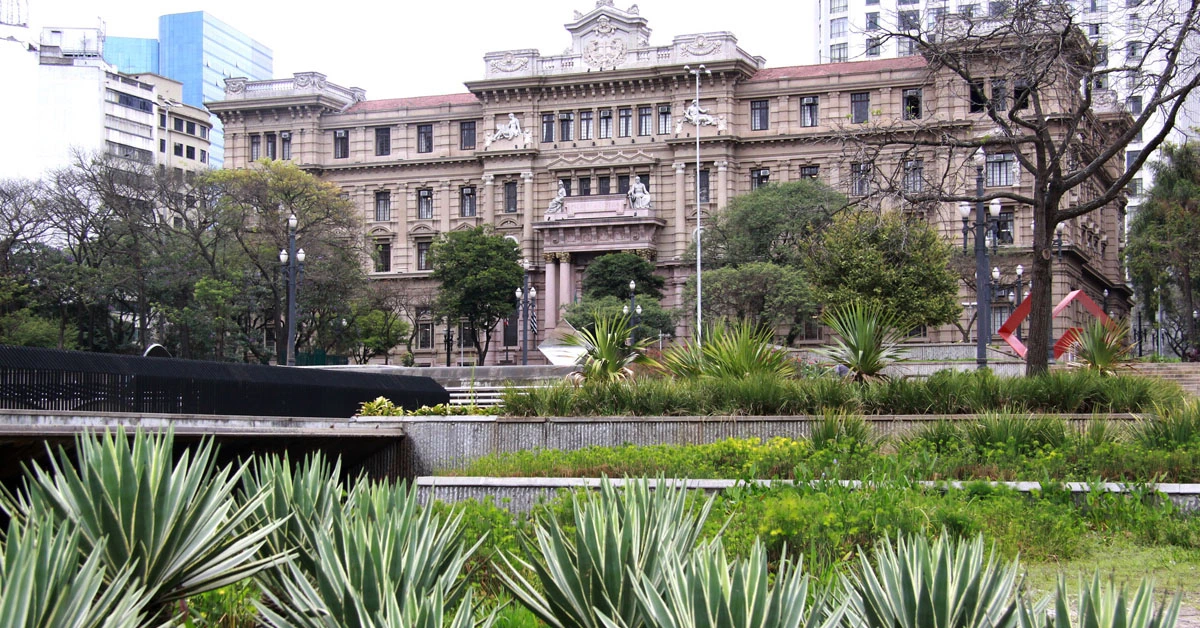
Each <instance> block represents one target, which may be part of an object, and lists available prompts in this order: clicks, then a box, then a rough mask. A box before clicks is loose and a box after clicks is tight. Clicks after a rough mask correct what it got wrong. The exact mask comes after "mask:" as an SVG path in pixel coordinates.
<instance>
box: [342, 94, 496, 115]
mask: <svg viewBox="0 0 1200 628" xmlns="http://www.w3.org/2000/svg"><path fill="white" fill-rule="evenodd" d="M477 102H479V99H477V98H475V94H470V93H467V94H442V95H441V96H416V97H414V98H387V99H384V100H364V101H362V102H360V103H358V104H356V105H354V106H353V107H351V108H350V109H348V110H347V111H349V112H351V113H354V112H359V111H389V110H395V109H406V108H409V107H437V106H439V105H469V104H472V103H477Z"/></svg>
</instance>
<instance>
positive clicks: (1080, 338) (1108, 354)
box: [1070, 319, 1129, 375]
mask: <svg viewBox="0 0 1200 628" xmlns="http://www.w3.org/2000/svg"><path fill="white" fill-rule="evenodd" d="M1071 353H1073V354H1075V360H1074V361H1072V362H1071V363H1070V365H1071V366H1073V367H1076V368H1083V369H1087V370H1091V371H1096V372H1098V373H1100V374H1101V375H1116V374H1117V369H1118V368H1120V366H1121V365H1122V364H1123V363H1125V362H1128V361H1129V324H1128V323H1123V322H1119V321H1114V320H1111V319H1110V320H1108V321H1101V320H1094V321H1092V322H1090V323H1088V324H1087V325H1084V326H1083V328H1082V329H1080V330H1079V332H1078V333H1076V334H1075V338H1074V339H1073V340H1072V342H1071Z"/></svg>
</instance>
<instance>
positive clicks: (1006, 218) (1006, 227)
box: [996, 209, 1016, 244]
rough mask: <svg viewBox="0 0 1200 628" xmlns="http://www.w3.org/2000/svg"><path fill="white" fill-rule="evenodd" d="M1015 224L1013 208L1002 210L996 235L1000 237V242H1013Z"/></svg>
mask: <svg viewBox="0 0 1200 628" xmlns="http://www.w3.org/2000/svg"><path fill="white" fill-rule="evenodd" d="M1014 224H1016V223H1015V222H1014V217H1013V212H1012V210H1011V209H1009V210H1003V209H1002V210H1000V218H999V219H997V221H996V236H997V237H998V238H999V239H998V240H997V241H996V242H997V243H998V244H1012V243H1013V225H1014Z"/></svg>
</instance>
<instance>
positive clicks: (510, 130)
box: [483, 113, 532, 148]
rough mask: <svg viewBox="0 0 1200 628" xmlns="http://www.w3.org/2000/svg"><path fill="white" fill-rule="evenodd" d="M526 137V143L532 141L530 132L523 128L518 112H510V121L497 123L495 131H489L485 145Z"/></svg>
mask: <svg viewBox="0 0 1200 628" xmlns="http://www.w3.org/2000/svg"><path fill="white" fill-rule="evenodd" d="M515 139H524V140H525V143H526V144H529V143H530V142H531V141H532V138H531V137H530V134H529V132H527V131H522V130H521V121H520V120H518V119H517V116H516V114H512V113H510V114H508V122H507V123H505V124H497V125H496V132H495V133H488V134H487V136H486V137H485V138H484V144H483V145H484V147H485V148H486V147H489V146H491V145H492V142H495V141H498V140H515Z"/></svg>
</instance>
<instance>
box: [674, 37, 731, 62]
mask: <svg viewBox="0 0 1200 628" xmlns="http://www.w3.org/2000/svg"><path fill="white" fill-rule="evenodd" d="M720 47H721V42H719V41H712V40H710V39H709V38H708V37H705V36H704V35H697V36H696V38H695V39H693V40H692V41H689V42H688V43H686V44H684V45H682V46H680V47H679V51H680V52H681V53H682V54H683V56H685V57H687V56H693V57H706V56H708V55H710V54H712V53H714V52H716V50H717V48H720Z"/></svg>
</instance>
